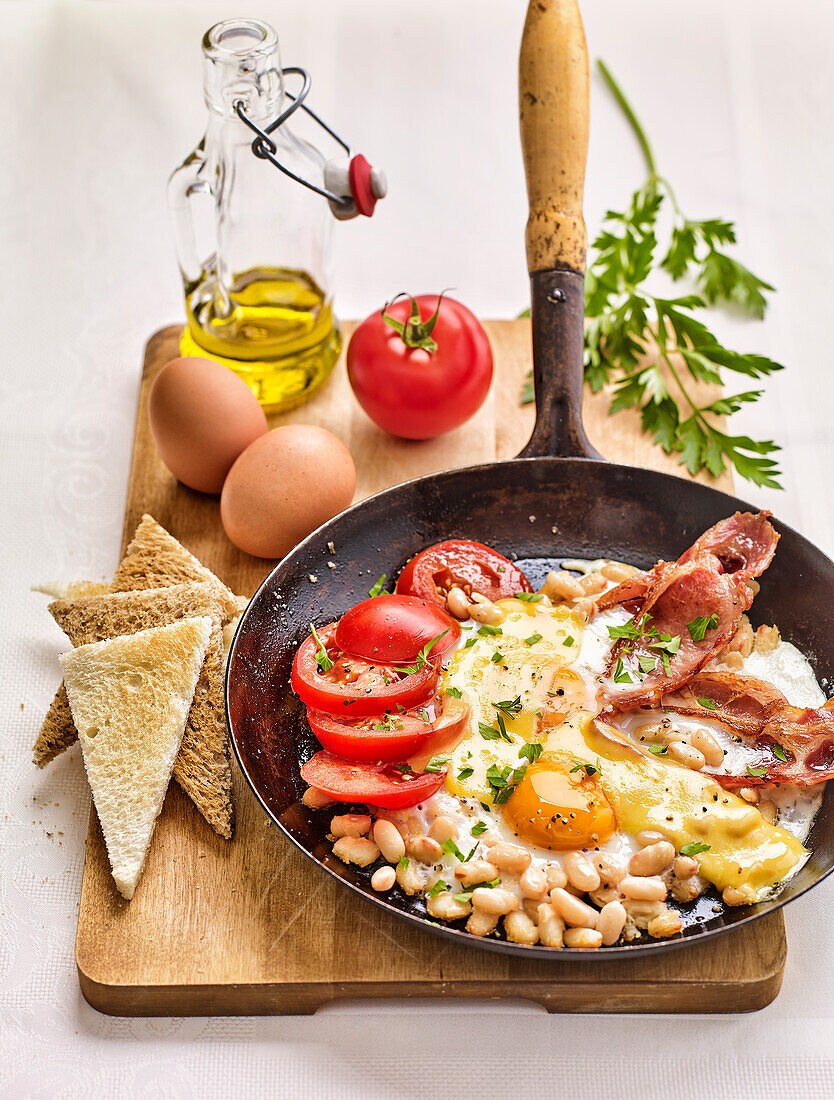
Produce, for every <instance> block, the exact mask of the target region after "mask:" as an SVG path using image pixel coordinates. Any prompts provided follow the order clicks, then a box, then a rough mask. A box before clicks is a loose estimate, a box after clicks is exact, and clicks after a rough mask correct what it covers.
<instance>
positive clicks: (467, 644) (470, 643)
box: [463, 638, 478, 649]
mask: <svg viewBox="0 0 834 1100" xmlns="http://www.w3.org/2000/svg"><path fill="white" fill-rule="evenodd" d="M477 640H478V639H477V638H467V640H466V641H465V642H464V643H463V648H464V649H470V648H471V647H472V646H473V645H474V644H475V642H477Z"/></svg>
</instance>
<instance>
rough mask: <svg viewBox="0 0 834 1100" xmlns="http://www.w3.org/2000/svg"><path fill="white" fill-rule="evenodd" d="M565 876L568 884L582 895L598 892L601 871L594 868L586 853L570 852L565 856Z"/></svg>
mask: <svg viewBox="0 0 834 1100" xmlns="http://www.w3.org/2000/svg"><path fill="white" fill-rule="evenodd" d="M565 874H566V875H567V876H568V882H569V883H570V884H571V886H573V887H575V888H576V889H577V890H581V891H582V893H583V894H584V893H587V892H588V891H589V890H596V889H597V887H598V886H599V881H600V879H599V871H597V869H596V867H594V866H593V864H592V863H591V861H590V860H589V859H588V857H587V856H586V855H585V853H584V852H568V853H567V855H566V856H565Z"/></svg>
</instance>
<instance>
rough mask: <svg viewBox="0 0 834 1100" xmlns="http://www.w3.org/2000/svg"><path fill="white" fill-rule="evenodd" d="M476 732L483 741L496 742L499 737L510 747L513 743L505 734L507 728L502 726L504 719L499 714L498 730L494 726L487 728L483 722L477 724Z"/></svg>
mask: <svg viewBox="0 0 834 1100" xmlns="http://www.w3.org/2000/svg"><path fill="white" fill-rule="evenodd" d="M478 731H479V732H480V734H481V737H483V739H484V741H497V740H498V738H499V737H500V738H501V740H502V741H506V742H507V743H508V744H510V745H511V744H512V743H513V739H512V737H510V735H509V734H508V733H507V727H506V726H505V725H504V719H503V718H502V717H501V715H500V714H499V715H498V729H496V728H495V726H487V725H486V724H485V723H484V722H479V723H478Z"/></svg>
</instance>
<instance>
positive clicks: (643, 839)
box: [634, 829, 666, 848]
mask: <svg viewBox="0 0 834 1100" xmlns="http://www.w3.org/2000/svg"><path fill="white" fill-rule="evenodd" d="M634 839H635V840H636V841H637V843H638V844H639V845H640V847H641V848H648V846H649V845H650V844H657V843H659V842H660V841H661V840H665V839H666V837H665V836H664V835H663V833H658V832H656V831H655V830H654V829H641V831H640V832H639V833H638V834H637V836H636V837H635V838H634Z"/></svg>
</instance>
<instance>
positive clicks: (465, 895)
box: [453, 878, 501, 905]
mask: <svg viewBox="0 0 834 1100" xmlns="http://www.w3.org/2000/svg"><path fill="white" fill-rule="evenodd" d="M500 885H501V879H500V878H493V879H490V880H489V881H488V882H476V883H475V885H474V886H470V887H469V889H468V890H464V891H461V893H459V894H454V895H453V897H454V899H455V901H459V902H460V904H461V905H467V904H468V903H469V902H470V901H471V900H472V895H473V893H474V892H475V891H476V890H494V889H495V887H496V886H500Z"/></svg>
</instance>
